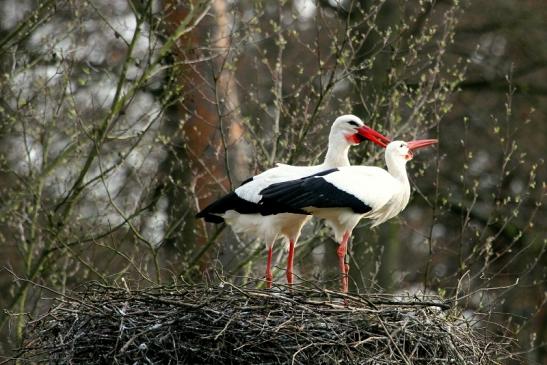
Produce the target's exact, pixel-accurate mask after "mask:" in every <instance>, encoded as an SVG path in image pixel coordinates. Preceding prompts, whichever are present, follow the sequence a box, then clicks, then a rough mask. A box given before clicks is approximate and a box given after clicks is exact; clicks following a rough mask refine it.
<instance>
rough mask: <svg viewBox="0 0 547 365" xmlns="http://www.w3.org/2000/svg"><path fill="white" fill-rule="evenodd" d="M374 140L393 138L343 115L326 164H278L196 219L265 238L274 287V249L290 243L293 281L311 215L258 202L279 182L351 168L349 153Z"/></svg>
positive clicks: (268, 272)
mask: <svg viewBox="0 0 547 365" xmlns="http://www.w3.org/2000/svg"><path fill="white" fill-rule="evenodd" d="M366 139H368V140H370V141H372V142H374V143H376V144H377V145H379V146H381V147H383V148H385V147H386V145H387V143H389V139H388V138H386V137H384V136H383V135H382V134H380V133H378V132H376V131H375V130H374V129H372V128H370V127H368V126H366V125H365V124H364V123H363V121H362V120H361V119H359V118H358V117H356V116H355V115H343V116H340V117H338V118H336V120H335V121H334V123H333V124H332V127H331V130H330V134H329V144H328V150H327V154H326V156H325V161H324V162H323V163H322V164H320V165H315V166H291V165H285V164H277V166H276V167H274V168H271V169H269V170H266V171H264V172H263V173H261V174H259V175H256V176H254V177H252V178H250V179H248V180H246V181H244V182H243V183H242V184H241V186H240V187H238V188H237V189H235V191H233V192H231V193H229V194H227V195H225V196H224V197H222V198H220V199H219V200H217V201H215V202H213V203H212V204H210V205H209V206H207V207H206V208H205V209H203V210H202V211H201V212H199V213H198V214H197V215H196V217H197V218H204V219H205V221H207V222H212V223H222V222H226V223H228V224H229V225H230V226H231V227H232V229H233V230H234V231H236V232H241V233H245V234H247V235H250V236H253V237H257V238H262V239H263V240H264V242H265V243H266V247H267V249H268V259H267V263H266V275H265V277H266V283H267V286H268V287H271V284H272V272H271V263H272V249H273V245H274V243H275V241H276V240H277V238H278V237H284V238H286V239H287V240H288V241H289V257H288V260H287V273H286V274H287V282H288V284H289V285H291V284H292V282H293V260H294V247H295V244H296V241H297V240H298V237H299V236H300V231H301V230H302V226H303V225H304V223H306V221H307V220H308V219H309V215H302V214H293V213H284V212H276V213H275V214H270V212H269V211H268V210H267V209H266V210H264V209H263V207H262V206H260V205H258V202H259V201H260V200H261V199H262V195H261V193H260V192H261V191H262V190H264V189H267V188H268V187H269V186H271V185H272V184H275V183H280V182H287V181H291V180H295V179H300V178H303V177H306V176H312V175H316V174H318V173H319V172H321V171H325V170H328V169H331V168H334V167H342V166H349V165H350V163H349V159H348V151H349V148H350V146H352V145H356V144H359V143H360V142H362V141H364V140H366Z"/></svg>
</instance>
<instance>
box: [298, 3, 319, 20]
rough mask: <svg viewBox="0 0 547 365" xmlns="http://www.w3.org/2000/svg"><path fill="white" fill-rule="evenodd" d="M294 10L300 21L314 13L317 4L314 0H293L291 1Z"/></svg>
mask: <svg viewBox="0 0 547 365" xmlns="http://www.w3.org/2000/svg"><path fill="white" fill-rule="evenodd" d="M293 7H294V10H296V12H297V13H298V17H299V18H300V21H307V20H309V19H311V18H313V16H314V15H315V12H316V11H317V6H316V5H315V1H314V0H295V1H294V2H293Z"/></svg>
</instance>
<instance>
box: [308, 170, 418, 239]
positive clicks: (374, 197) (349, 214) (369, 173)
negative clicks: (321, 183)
mask: <svg viewBox="0 0 547 365" xmlns="http://www.w3.org/2000/svg"><path fill="white" fill-rule="evenodd" d="M392 170H393V169H392ZM398 172H400V171H398ZM402 172H403V173H402V174H401V173H399V174H393V173H394V171H390V172H388V171H386V170H384V169H381V168H379V167H373V166H350V167H347V168H345V167H341V168H339V171H336V172H333V173H332V174H329V175H326V176H324V177H323V178H324V179H325V181H327V182H329V183H331V184H332V185H334V186H336V187H337V188H338V189H340V190H342V191H345V192H346V193H348V194H351V195H353V196H355V198H357V199H359V200H361V201H362V202H363V203H364V204H366V205H368V206H369V207H370V208H371V210H370V211H369V212H367V213H364V214H357V213H355V212H353V211H352V210H351V209H350V208H347V207H340V208H315V207H309V208H305V210H306V211H308V212H310V213H311V214H313V215H314V216H316V217H319V218H322V219H325V222H326V223H327V225H329V226H330V227H331V228H332V229H333V231H334V235H335V238H336V240H337V241H340V240H341V239H342V236H343V235H344V233H345V232H347V231H352V230H353V228H354V227H355V226H356V225H357V223H359V221H360V220H361V219H363V218H368V219H371V220H372V221H373V223H372V227H375V226H377V225H379V224H381V223H383V222H385V221H387V220H389V219H391V218H393V217H395V216H396V215H398V214H399V213H400V212H401V211H402V210H403V209H404V208H405V207H406V206H407V204H408V201H409V199H410V184H409V182H408V178H407V177H406V170H403V171H402Z"/></svg>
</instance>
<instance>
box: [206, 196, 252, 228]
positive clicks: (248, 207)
mask: <svg viewBox="0 0 547 365" xmlns="http://www.w3.org/2000/svg"><path fill="white" fill-rule="evenodd" d="M228 210H235V211H236V212H238V213H241V214H253V213H260V212H261V207H260V206H259V205H258V204H256V203H253V202H250V201H248V200H245V199H242V198H240V197H239V196H238V195H237V194H236V193H234V192H231V193H230V194H228V195H225V196H223V197H222V198H220V199H218V200H217V201H215V202H213V203H211V204H210V205H208V206H207V207H206V208H205V209H203V210H202V211H201V212H199V213H198V214H196V218H203V219H205V221H206V222H211V223H222V222H224V219H223V218H222V217H220V216H218V214H223V213H226V211H228Z"/></svg>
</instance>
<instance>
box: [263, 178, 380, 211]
mask: <svg viewBox="0 0 547 365" xmlns="http://www.w3.org/2000/svg"><path fill="white" fill-rule="evenodd" d="M335 171H338V169H330V170H326V171H323V172H321V173H319V174H315V175H312V176H308V177H304V178H301V179H298V180H291V181H285V182H281V183H276V184H272V185H270V186H268V187H267V188H265V189H264V190H262V191H261V192H260V195H262V199H261V200H260V202H259V203H258V204H259V205H260V206H261V210H262V212H264V213H267V214H277V213H285V212H298V211H303V209H304V208H306V207H315V208H349V209H351V210H353V211H354V212H355V213H358V214H364V213H367V212H369V211H370V210H371V209H372V208H371V207H370V206H368V205H366V204H365V203H364V202H363V201H362V200H360V199H358V198H357V197H355V196H354V195H352V194H350V193H347V192H345V191H343V190H341V189H339V188H337V187H336V186H335V185H333V184H331V183H330V182H328V181H327V180H325V179H324V178H323V176H326V175H329V174H331V173H333V172H335ZM264 213H263V214H264Z"/></svg>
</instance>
